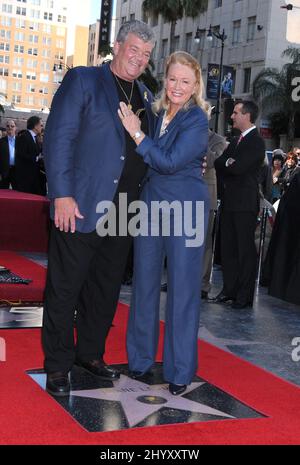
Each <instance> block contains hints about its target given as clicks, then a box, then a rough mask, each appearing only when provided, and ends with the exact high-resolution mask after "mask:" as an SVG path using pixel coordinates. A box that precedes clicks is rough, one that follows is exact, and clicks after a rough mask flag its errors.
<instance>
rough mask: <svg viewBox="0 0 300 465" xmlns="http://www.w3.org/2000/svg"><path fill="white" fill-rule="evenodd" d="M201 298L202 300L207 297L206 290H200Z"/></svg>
mask: <svg viewBox="0 0 300 465" xmlns="http://www.w3.org/2000/svg"><path fill="white" fill-rule="evenodd" d="M201 299H203V300H207V299H208V292H207V291H201Z"/></svg>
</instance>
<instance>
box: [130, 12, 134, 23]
mask: <svg viewBox="0 0 300 465" xmlns="http://www.w3.org/2000/svg"><path fill="white" fill-rule="evenodd" d="M129 19H130V21H134V20H135V13H132V14H131V15H130V16H129Z"/></svg>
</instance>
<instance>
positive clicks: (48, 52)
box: [42, 48, 51, 58]
mask: <svg viewBox="0 0 300 465" xmlns="http://www.w3.org/2000/svg"><path fill="white" fill-rule="evenodd" d="M42 57H44V58H50V57H51V50H50V49H48V48H43V50H42Z"/></svg>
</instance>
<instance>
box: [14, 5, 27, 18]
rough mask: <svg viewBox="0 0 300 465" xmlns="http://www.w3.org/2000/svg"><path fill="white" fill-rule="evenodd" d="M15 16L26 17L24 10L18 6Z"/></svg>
mask: <svg viewBox="0 0 300 465" xmlns="http://www.w3.org/2000/svg"><path fill="white" fill-rule="evenodd" d="M16 14H17V15H22V16H26V8H21V7H20V6H17V9H16Z"/></svg>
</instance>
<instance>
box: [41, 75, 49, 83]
mask: <svg viewBox="0 0 300 465" xmlns="http://www.w3.org/2000/svg"><path fill="white" fill-rule="evenodd" d="M40 81H41V82H49V74H44V73H41V74H40Z"/></svg>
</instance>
